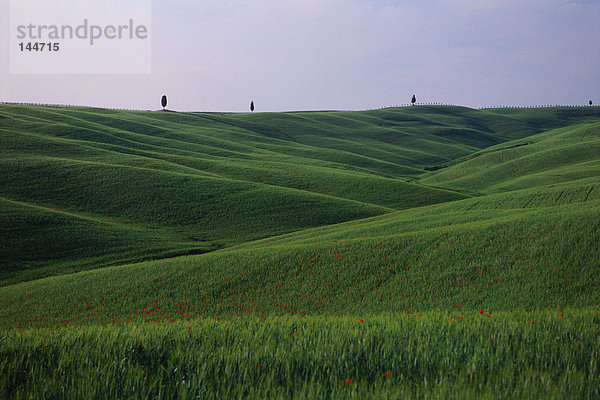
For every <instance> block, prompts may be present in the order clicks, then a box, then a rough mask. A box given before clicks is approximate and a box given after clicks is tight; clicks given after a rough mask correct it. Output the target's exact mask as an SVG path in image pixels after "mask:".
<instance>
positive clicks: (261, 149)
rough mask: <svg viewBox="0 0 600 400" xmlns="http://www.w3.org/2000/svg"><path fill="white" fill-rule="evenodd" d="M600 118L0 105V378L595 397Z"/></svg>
mask: <svg viewBox="0 0 600 400" xmlns="http://www.w3.org/2000/svg"><path fill="white" fill-rule="evenodd" d="M599 140H600V109H598V108H597V107H589V108H547V109H500V110H480V111H476V110H471V109H467V108H461V107H441V106H431V107H405V108H397V109H385V110H375V111H366V112H314V113H312V112H311V113H272V114H193V113H190V114H187V113H186V114H181V113H173V112H124V111H111V110H102V109H89V108H54V107H24V106H8V105H0V146H1V148H2V153H1V154H0V172H1V173H0V227H1V228H2V229H1V230H0V286H2V287H0V372H1V373H0V377H1V378H0V393H1V394H2V396H3V397H7V398H29V397H31V396H34V395H35V396H37V397H42V398H56V397H71V398H88V397H110V398H113V397H127V398H140V399H141V398H148V397H153V398H174V397H180V398H189V397H192V396H203V397H205V398H223V397H224V396H225V397H239V398H245V397H253V398H255V397H256V398H290V397H299V398H398V397H408V398H412V397H415V398H421V397H431V398H464V397H468V398H498V397H503V398H515V397H516V398H596V397H598V395H599V393H598V386H597V384H596V377H597V375H598V371H599V370H600V361H599V360H600V358H598V354H597V351H595V350H593V349H597V348H598V346H599V345H600V343H599V342H598V335H597V332H598V324H599V323H600V320H599V316H600V310H599V309H598V304H600V291H599V290H598V286H599V285H600V177H599V174H598V172H599V171H598V166H599V160H600V152H599V151H598V150H600V148H599ZM177 255H180V256H179V257H175V256H177ZM181 255H183V256H181ZM161 257H163V258H164V257H171V258H166V259H161V260H157V258H161ZM139 260H146V261H143V262H135V261H139ZM100 267H104V268H100ZM86 269H93V270H88V271H82V272H78V273H73V272H76V271H81V270H86ZM41 277H46V278H44V279H35V278H41ZM30 279H31V281H27V282H23V281H26V280H30ZM590 349H592V350H590ZM74 370H77V371H78V373H77V374H74V373H73V371H74ZM99 370H101V371H103V379H98V376H97V371H99ZM215 377H219V379H215Z"/></svg>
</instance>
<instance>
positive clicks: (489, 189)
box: [421, 122, 600, 193]
mask: <svg viewBox="0 0 600 400" xmlns="http://www.w3.org/2000/svg"><path fill="white" fill-rule="evenodd" d="M598 154H600V123H598V122H593V123H584V124H576V125H571V126H569V127H567V128H560V129H554V130H550V131H547V132H544V133H540V134H537V135H533V136H530V137H528V138H527V139H526V140H516V141H511V142H507V143H503V144H500V145H497V146H492V147H490V148H488V149H486V150H483V151H481V152H477V153H474V154H472V155H470V156H468V157H466V160H465V161H463V162H459V163H456V164H454V165H452V166H451V167H449V168H446V169H443V170H439V171H436V172H434V173H432V174H429V175H428V176H426V177H425V178H424V179H423V180H422V181H421V182H422V183H424V184H428V185H437V186H441V187H449V188H453V189H459V190H468V191H472V192H475V191H479V192H482V193H500V192H506V191H510V190H517V189H523V188H531V187H538V186H544V185H549V184H554V183H561V182H573V181H577V180H583V179H589V178H594V179H595V180H598V178H599V177H600V163H599V162H600V159H599V157H598Z"/></svg>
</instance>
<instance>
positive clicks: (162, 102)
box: [160, 94, 593, 112]
mask: <svg viewBox="0 0 600 400" xmlns="http://www.w3.org/2000/svg"><path fill="white" fill-rule="evenodd" d="M416 102H417V97H416V96H415V95H414V94H413V95H412V98H411V99H410V104H411V105H413V106H414V105H415V103H416ZM592 104H593V103H592V100H590V101H588V105H590V106H591V105H592ZM160 105H161V106H162V108H163V111H166V109H167V108H166V107H167V95H166V94H163V96H162V98H161V99H160ZM254 109H255V107H254V100H252V101H250V111H251V112H254Z"/></svg>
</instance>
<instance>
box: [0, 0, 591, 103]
mask: <svg viewBox="0 0 600 400" xmlns="http://www.w3.org/2000/svg"><path fill="white" fill-rule="evenodd" d="M10 1H11V0H0V11H2V12H1V15H0V23H1V24H2V27H1V28H2V39H1V40H0V49H1V52H0V67H1V68H0V101H5V102H32V103H52V104H73V105H86V106H97V107H106V108H125V109H140V110H154V109H160V99H161V97H162V95H163V94H166V95H167V96H168V101H169V103H168V108H169V109H172V110H179V111H217V112H218V111H223V112H225V111H230V112H246V111H249V108H248V107H249V104H250V101H254V103H255V105H256V111H293V110H364V109H372V108H380V107H386V106H394V105H401V104H406V103H408V102H409V101H410V99H411V97H412V95H413V94H414V95H416V98H417V101H418V102H419V103H444V104H455V105H462V106H467V107H473V108H478V107H493V106H507V105H511V106H528V105H554V104H557V105H583V104H587V102H588V100H593V101H594V103H595V104H600V45H599V44H598V43H600V0H519V1H516V0H454V1H452V0H412V1H404V0H397V1H394V0H293V1H287V0H251V1H250V0H212V1H206V0H199V1H194V0H120V1H121V2H128V1H132V2H142V3H143V2H144V1H146V2H147V3H148V5H149V6H150V3H151V24H150V25H151V26H150V28H151V29H150V37H149V38H150V39H151V42H150V43H151V58H150V61H149V63H150V64H151V65H150V68H149V69H148V71H146V72H150V73H127V74H119V73H115V72H114V71H112V72H111V73H93V74H81V73H77V74H76V73H52V74H48V73H34V74H31V73H30V74H19V73H17V74H14V73H11V70H10V58H11V56H10V49H11V48H12V47H14V46H13V45H16V43H12V42H11V40H12V37H11V35H14V32H13V31H12V30H11V28H10V25H11V24H10V22H11V17H10V14H9V12H8V8H9V4H10ZM12 1H22V2H26V1H31V0H12ZM56 1H57V2H59V3H60V2H63V3H64V2H68V1H72V0H56ZM106 1H107V0H97V1H96V0H92V1H88V2H87V3H99V2H100V3H102V4H106ZM78 2H79V3H84V4H85V2H81V1H80V0H78ZM92 17H93V16H92ZM9 37H11V39H10V40H9ZM11 46H12V47H11ZM126 56H127V54H125V53H124V52H123V53H121V54H119V53H118V52H117V53H116V54H114V55H112V56H111V57H110V58H111V59H113V60H119V59H121V58H122V57H126ZM123 59H124V58H123ZM40 65H43V63H41V64H40Z"/></svg>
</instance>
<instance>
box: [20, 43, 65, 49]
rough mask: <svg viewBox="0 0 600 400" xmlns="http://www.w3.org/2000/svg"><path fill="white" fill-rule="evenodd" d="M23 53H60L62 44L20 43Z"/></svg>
mask: <svg viewBox="0 0 600 400" xmlns="http://www.w3.org/2000/svg"><path fill="white" fill-rule="evenodd" d="M19 49H20V50H21V51H59V50H60V43H39V42H34V43H31V42H29V43H19Z"/></svg>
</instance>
